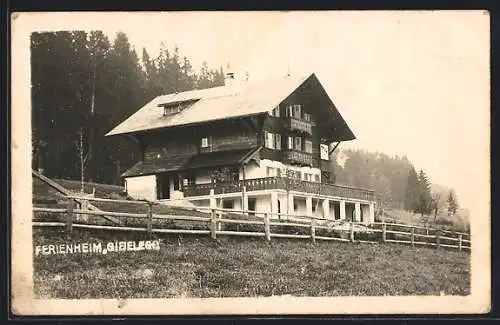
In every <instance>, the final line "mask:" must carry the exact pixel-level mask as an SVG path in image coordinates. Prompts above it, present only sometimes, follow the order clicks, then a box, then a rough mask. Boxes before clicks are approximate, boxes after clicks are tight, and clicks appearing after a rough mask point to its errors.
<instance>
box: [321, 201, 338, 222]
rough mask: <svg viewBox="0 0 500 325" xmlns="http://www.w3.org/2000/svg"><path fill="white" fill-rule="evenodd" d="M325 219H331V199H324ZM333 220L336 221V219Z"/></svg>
mask: <svg viewBox="0 0 500 325" xmlns="http://www.w3.org/2000/svg"><path fill="white" fill-rule="evenodd" d="M334 211H335V210H334ZM334 213H335V212H334ZM323 218H326V219H330V200H329V199H323ZM333 219H335V217H334V218H333Z"/></svg>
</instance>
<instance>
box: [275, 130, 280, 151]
mask: <svg viewBox="0 0 500 325" xmlns="http://www.w3.org/2000/svg"><path fill="white" fill-rule="evenodd" d="M274 142H275V146H274V148H275V149H277V150H281V134H279V133H276V134H275V135H274Z"/></svg>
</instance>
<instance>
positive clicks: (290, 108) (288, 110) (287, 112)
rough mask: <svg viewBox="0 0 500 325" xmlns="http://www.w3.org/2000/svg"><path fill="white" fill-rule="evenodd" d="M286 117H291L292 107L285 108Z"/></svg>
mask: <svg viewBox="0 0 500 325" xmlns="http://www.w3.org/2000/svg"><path fill="white" fill-rule="evenodd" d="M286 116H287V117H293V106H292V105H287V106H286Z"/></svg>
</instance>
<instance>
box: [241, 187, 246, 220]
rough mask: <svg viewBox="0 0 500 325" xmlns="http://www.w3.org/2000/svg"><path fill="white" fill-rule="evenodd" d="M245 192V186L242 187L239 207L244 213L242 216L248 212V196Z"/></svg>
mask: <svg viewBox="0 0 500 325" xmlns="http://www.w3.org/2000/svg"><path fill="white" fill-rule="evenodd" d="M246 192H247V189H246V186H245V185H243V189H242V193H243V195H242V202H241V207H242V209H243V210H244V211H245V212H244V214H247V211H248V195H247V194H246Z"/></svg>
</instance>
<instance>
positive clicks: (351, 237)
mask: <svg viewBox="0 0 500 325" xmlns="http://www.w3.org/2000/svg"><path fill="white" fill-rule="evenodd" d="M349 224H350V234H349V238H350V239H351V243H354V222H353V221H351V222H350V223H349Z"/></svg>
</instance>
